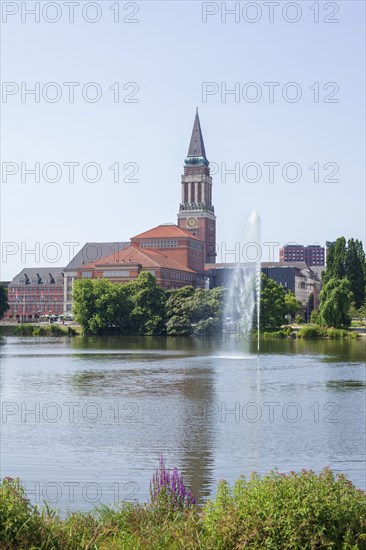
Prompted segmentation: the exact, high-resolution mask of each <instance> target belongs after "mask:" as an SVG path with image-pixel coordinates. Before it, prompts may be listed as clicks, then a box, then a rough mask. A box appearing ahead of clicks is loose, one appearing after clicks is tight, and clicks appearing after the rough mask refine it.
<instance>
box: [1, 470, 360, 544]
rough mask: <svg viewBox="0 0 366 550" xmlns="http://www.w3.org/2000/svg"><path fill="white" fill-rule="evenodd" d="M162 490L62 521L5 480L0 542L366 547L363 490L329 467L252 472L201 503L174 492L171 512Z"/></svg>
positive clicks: (16, 483) (179, 490) (15, 482)
mask: <svg viewBox="0 0 366 550" xmlns="http://www.w3.org/2000/svg"><path fill="white" fill-rule="evenodd" d="M158 472H160V473H159V475H158V478H159V479H158V478H157V477H156V475H155V484H154V482H153V484H152V487H155V488H156V487H159V486H160V487H163V486H164V487H167V486H168V487H170V488H172V480H173V474H171V475H170V478H169V481H167V477H166V476H165V477H164V476H162V469H161V468H160V470H158ZM160 474H161V475H160ZM163 478H164V479H163ZM178 478H179V475H177V474H176V476H175V478H174V479H176V481H177V483H176V490H175V493H176V496H177V497H179V495H182V494H183V493H182V487H181V486H180V488H179V483H178ZM164 480H165V481H164ZM173 484H174V483H173ZM184 491H186V492H185V495H187V494H188V493H187V490H186V489H185V490H184ZM184 491H183V492H184ZM163 492H164V491H163ZM163 492H161V493H160V495H159V494H157V493H155V496H154V494H152V499H151V501H150V503H149V504H137V505H132V504H121V506H119V507H117V508H112V507H111V508H108V507H106V506H103V507H100V508H99V509H96V510H95V511H94V512H93V513H80V512H76V513H72V514H70V515H69V516H68V517H67V518H66V519H61V518H60V516H59V515H58V513H57V512H55V511H52V510H50V509H49V508H48V507H45V508H44V509H43V510H42V511H40V510H39V509H38V508H37V507H34V506H32V505H31V504H30V503H29V501H28V500H27V498H26V495H25V491H24V488H23V486H22V484H21V483H20V481H19V480H13V479H9V478H5V479H3V481H2V483H1V485H0V548H1V549H9V550H10V549H22V550H59V549H60V550H61V549H62V550H63V549H75V550H96V549H100V550H107V549H108V550H113V549H127V550H128V549H131V550H132V549H133V550H135V549H140V548H141V549H142V548H149V549H156V550H158V549H159V550H161V549H165V548H167V549H173V550H174V549H199V550H202V549H205V550H217V549H218V550H230V549H239V548H251V549H256V550H262V549H271V550H290V549H291V550H293V549H299V550H315V549H321V548H327V549H333V550H356V549H361V550H363V549H366V496H365V493H364V491H362V490H360V489H356V488H355V486H354V485H353V484H352V483H351V482H350V481H349V480H348V479H347V477H346V476H344V475H343V474H341V475H337V476H335V475H334V474H333V473H332V471H331V470H330V469H329V468H325V469H324V470H323V471H322V472H321V473H320V474H315V473H314V472H313V471H312V470H303V471H302V472H300V473H295V472H290V473H289V474H283V473H280V472H278V471H277V470H274V471H271V472H269V473H268V474H267V475H265V476H263V477H260V476H259V475H258V474H256V473H253V474H252V475H251V476H250V477H249V478H248V479H246V478H245V477H242V478H240V479H239V480H238V481H237V482H236V483H235V484H234V486H233V487H231V486H230V485H229V484H228V483H227V482H226V481H221V482H220V483H219V486H218V491H217V495H216V497H215V499H214V500H212V501H209V502H207V503H206V504H205V505H204V506H203V508H200V507H198V506H197V505H194V504H193V503H192V502H190V503H189V506H185V505H183V506H181V505H178V506H176V504H177V502H178V503H179V502H181V503H182V502H183V501H182V500H180V501H179V498H178V500H177V499H176V498H175V497H174V498H172V499H168V504H170V505H172V506H170V505H169V506H168V508H169V509H168V510H166V509H165V508H164V506H163V507H162V506H161V500H159V498H160V496H161V495H162V494H163ZM163 500H164V499H163ZM184 502H186V504H188V501H187V500H184Z"/></svg>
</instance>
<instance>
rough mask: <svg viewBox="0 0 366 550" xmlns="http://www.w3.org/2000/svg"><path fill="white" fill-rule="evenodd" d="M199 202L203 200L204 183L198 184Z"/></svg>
mask: <svg viewBox="0 0 366 550" xmlns="http://www.w3.org/2000/svg"><path fill="white" fill-rule="evenodd" d="M197 202H202V183H199V184H198V189H197Z"/></svg>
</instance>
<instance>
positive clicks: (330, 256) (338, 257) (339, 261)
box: [323, 237, 347, 283]
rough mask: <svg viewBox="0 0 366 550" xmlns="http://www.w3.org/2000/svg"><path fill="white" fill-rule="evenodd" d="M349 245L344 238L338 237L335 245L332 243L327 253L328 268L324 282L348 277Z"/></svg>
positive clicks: (324, 274)
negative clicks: (347, 258) (347, 259)
mask: <svg viewBox="0 0 366 550" xmlns="http://www.w3.org/2000/svg"><path fill="white" fill-rule="evenodd" d="M346 257H347V245H346V239H345V238H344V237H338V239H337V240H336V241H335V243H331V244H330V245H329V247H328V251H327V268H326V270H325V272H324V273H323V282H324V283H326V282H327V281H329V279H332V278H333V277H337V278H338V279H342V278H343V277H345V276H346Z"/></svg>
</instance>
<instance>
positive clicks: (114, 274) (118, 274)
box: [103, 271, 130, 277]
mask: <svg viewBox="0 0 366 550" xmlns="http://www.w3.org/2000/svg"><path fill="white" fill-rule="evenodd" d="M129 275H130V272H129V271H104V272H103V277H128V276H129Z"/></svg>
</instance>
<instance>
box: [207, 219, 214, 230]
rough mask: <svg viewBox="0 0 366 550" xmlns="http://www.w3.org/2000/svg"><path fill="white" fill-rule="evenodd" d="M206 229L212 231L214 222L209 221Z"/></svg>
mask: <svg viewBox="0 0 366 550" xmlns="http://www.w3.org/2000/svg"><path fill="white" fill-rule="evenodd" d="M208 227H209V228H210V229H213V228H214V222H213V221H212V220H211V221H210V223H209V224H208Z"/></svg>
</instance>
